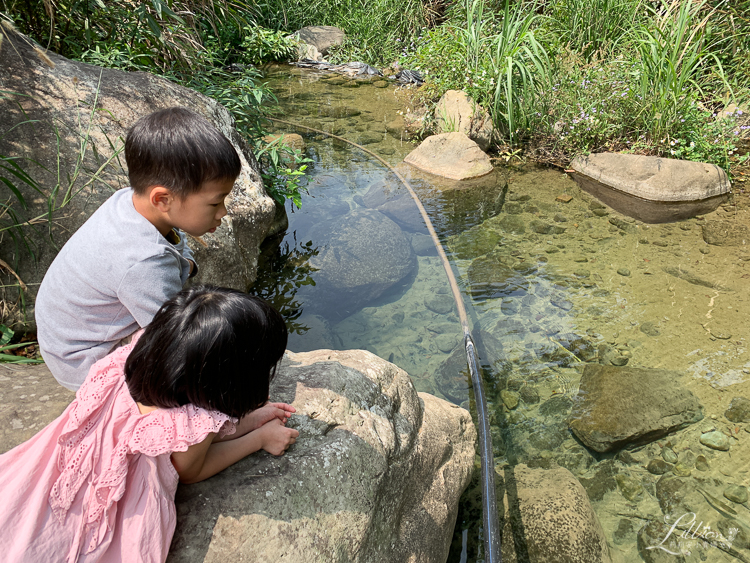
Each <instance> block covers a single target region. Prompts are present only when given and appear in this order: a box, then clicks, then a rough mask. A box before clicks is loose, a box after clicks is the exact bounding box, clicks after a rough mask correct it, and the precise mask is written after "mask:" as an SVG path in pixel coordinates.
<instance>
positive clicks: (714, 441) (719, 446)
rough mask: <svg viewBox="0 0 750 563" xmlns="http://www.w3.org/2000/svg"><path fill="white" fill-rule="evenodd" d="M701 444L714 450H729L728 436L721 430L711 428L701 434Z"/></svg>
mask: <svg viewBox="0 0 750 563" xmlns="http://www.w3.org/2000/svg"><path fill="white" fill-rule="evenodd" d="M700 442H701V444H703V445H704V446H706V447H709V448H711V449H714V450H720V451H722V452H726V451H729V438H728V437H727V435H726V434H724V433H723V432H719V431H718V430H713V431H711V432H706V433H705V434H701V438H700Z"/></svg>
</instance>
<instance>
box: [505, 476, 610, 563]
mask: <svg viewBox="0 0 750 563" xmlns="http://www.w3.org/2000/svg"><path fill="white" fill-rule="evenodd" d="M498 477H499V476H498ZM502 481H504V485H505V487H504V488H505V498H504V499H503V505H504V506H505V518H504V526H503V532H502V536H503V543H502V555H503V562H504V563H516V562H522V561H526V562H528V563H549V562H551V561H565V562H566V563H610V561H611V558H610V554H609V547H608V545H607V540H606V538H605V537H604V530H603V529H602V526H601V524H600V523H599V520H598V519H597V517H596V514H595V513H594V509H593V508H592V506H591V503H590V502H589V497H588V496H587V495H586V491H585V490H584V488H583V486H582V485H581V484H580V483H579V482H578V480H577V479H576V478H575V477H574V476H573V474H572V473H571V472H570V471H568V470H567V469H564V468H562V467H556V468H554V469H531V468H529V467H527V466H526V465H523V464H521V465H516V466H514V467H509V468H506V469H505V475H504V479H503V480H502Z"/></svg>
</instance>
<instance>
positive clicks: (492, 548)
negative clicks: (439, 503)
mask: <svg viewBox="0 0 750 563" xmlns="http://www.w3.org/2000/svg"><path fill="white" fill-rule="evenodd" d="M266 119H268V120H270V121H275V122H277V123H283V124H284V125H288V126H290V127H296V128H300V129H305V130H307V131H312V132H314V133H319V134H321V135H325V136H327V137H332V138H334V139H338V140H339V141H342V142H344V143H347V144H349V145H351V146H353V147H356V148H358V149H359V150H361V151H363V152H365V153H366V154H369V155H370V156H372V157H373V158H375V159H377V160H378V161H380V162H381V163H382V164H383V165H384V166H385V167H386V168H388V170H390V171H391V172H393V173H394V174H395V175H396V177H397V178H398V179H399V180H400V181H401V183H402V184H403V185H404V186H405V187H406V189H407V190H408V191H409V194H410V195H411V198H412V199H413V200H414V203H415V204H416V206H417V209H419V213H420V214H421V215H422V219H424V222H425V225H426V226H427V230H428V231H429V233H430V237H431V238H432V242H433V244H434V245H435V248H436V249H437V252H438V255H439V256H440V260H441V261H442V263H443V268H444V269H445V274H446V275H447V276H448V283H449V284H450V286H451V291H452V292H453V300H454V301H455V302H456V309H457V310H458V318H459V320H460V321H461V328H462V329H463V333H464V348H465V351H466V363H467V364H468V366H469V372H470V373H471V384H472V387H473V388H474V399H475V402H476V406H477V420H478V422H479V424H478V427H479V428H478V434H479V453H480V457H481V467H482V523H483V525H484V548H485V562H486V563H502V556H501V554H500V529H499V524H498V514H497V499H496V495H495V464H494V455H493V453H492V438H491V434H490V422H489V413H488V412H487V401H486V399H485V396H484V384H483V382H482V377H481V374H480V372H479V369H478V363H477V352H476V348H475V346H474V341H473V340H472V338H471V333H470V331H469V320H468V317H467V316H466V308H465V307H464V302H463V299H462V297H461V292H460V291H459V289H458V283H457V282H456V277H455V276H454V275H453V269H452V268H451V265H450V262H449V261H448V257H447V256H446V254H445V251H444V250H443V245H442V244H440V239H439V238H438V236H437V233H436V232H435V228H434V227H433V226H432V221H430V218H429V216H428V215H427V211H426V210H425V208H424V205H422V202H421V201H420V199H419V196H418V195H417V193H416V192H415V191H414V189H413V188H412V187H411V186H410V185H409V182H407V181H406V179H405V178H404V177H403V176H402V175H401V174H400V173H399V172H398V170H396V169H395V168H394V167H393V166H391V165H390V164H389V163H388V162H386V161H385V160H383V159H382V158H381V157H380V156H378V155H377V154H375V153H374V152H372V151H371V150H369V149H366V148H365V147H363V146H361V145H358V144H357V143H355V142H353V141H350V140H349V139H345V138H344V137H339V136H338V135H334V134H332V133H326V132H325V131H321V130H319V129H314V128H312V127H307V126H305V125H300V124H299V123H292V122H290V121H285V120H283V119H276V118H272V117H267V118H266Z"/></svg>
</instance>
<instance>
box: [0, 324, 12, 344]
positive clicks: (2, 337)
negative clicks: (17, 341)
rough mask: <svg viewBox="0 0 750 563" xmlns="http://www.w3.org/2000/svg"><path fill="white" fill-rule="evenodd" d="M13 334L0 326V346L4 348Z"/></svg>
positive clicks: (5, 327) (8, 329) (3, 326)
mask: <svg viewBox="0 0 750 563" xmlns="http://www.w3.org/2000/svg"><path fill="white" fill-rule="evenodd" d="M14 334H15V333H14V332H13V331H12V330H11V329H10V328H8V327H7V326H5V325H0V346H5V345H6V344H7V343H8V342H10V339H11V338H13V335H14Z"/></svg>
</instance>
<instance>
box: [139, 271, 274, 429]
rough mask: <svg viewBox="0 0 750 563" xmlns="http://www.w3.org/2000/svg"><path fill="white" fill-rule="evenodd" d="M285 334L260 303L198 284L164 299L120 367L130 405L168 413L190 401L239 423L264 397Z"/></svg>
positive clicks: (238, 294) (225, 289)
mask: <svg viewBox="0 0 750 563" xmlns="http://www.w3.org/2000/svg"><path fill="white" fill-rule="evenodd" d="M286 342H287V330H286V326H285V324H284V319H283V318H282V317H281V315H280V314H279V313H278V312H277V311H276V310H275V309H273V307H271V306H270V305H268V304H267V303H266V302H265V301H263V300H261V299H259V298H257V297H253V296H251V295H247V294H245V293H242V292H240V291H236V290H233V289H227V288H221V287H213V286H199V287H191V288H187V289H183V290H182V291H181V292H179V293H178V294H177V295H176V296H174V297H173V298H172V299H170V300H169V301H167V302H166V303H165V304H164V305H163V306H162V307H161V309H159V312H158V313H157V314H156V316H155V317H154V319H153V321H151V324H149V325H148V326H147V327H146V329H145V331H144V332H143V334H142V335H141V337H140V338H139V339H138V342H137V343H136V345H135V346H134V348H133V351H132V352H131V353H130V356H129V357H128V359H127V361H126V363H125V377H126V381H127V384H128V389H129V391H130V394H131V395H132V397H133V399H134V400H135V401H137V402H140V403H141V404H143V405H146V406H154V407H160V408H171V407H178V406H182V405H186V404H188V403H192V404H193V405H195V406H197V407H202V408H205V409H210V410H218V411H220V412H223V413H224V414H228V415H229V416H233V417H237V418H240V417H242V416H244V415H245V414H247V413H248V412H250V411H252V410H254V409H256V408H258V407H260V406H262V405H263V404H264V403H265V402H266V400H267V399H268V391H269V385H270V382H271V379H272V378H273V376H274V375H275V373H276V365H277V364H278V362H279V360H280V359H281V357H282V356H283V354H284V350H285V349H286Z"/></svg>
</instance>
